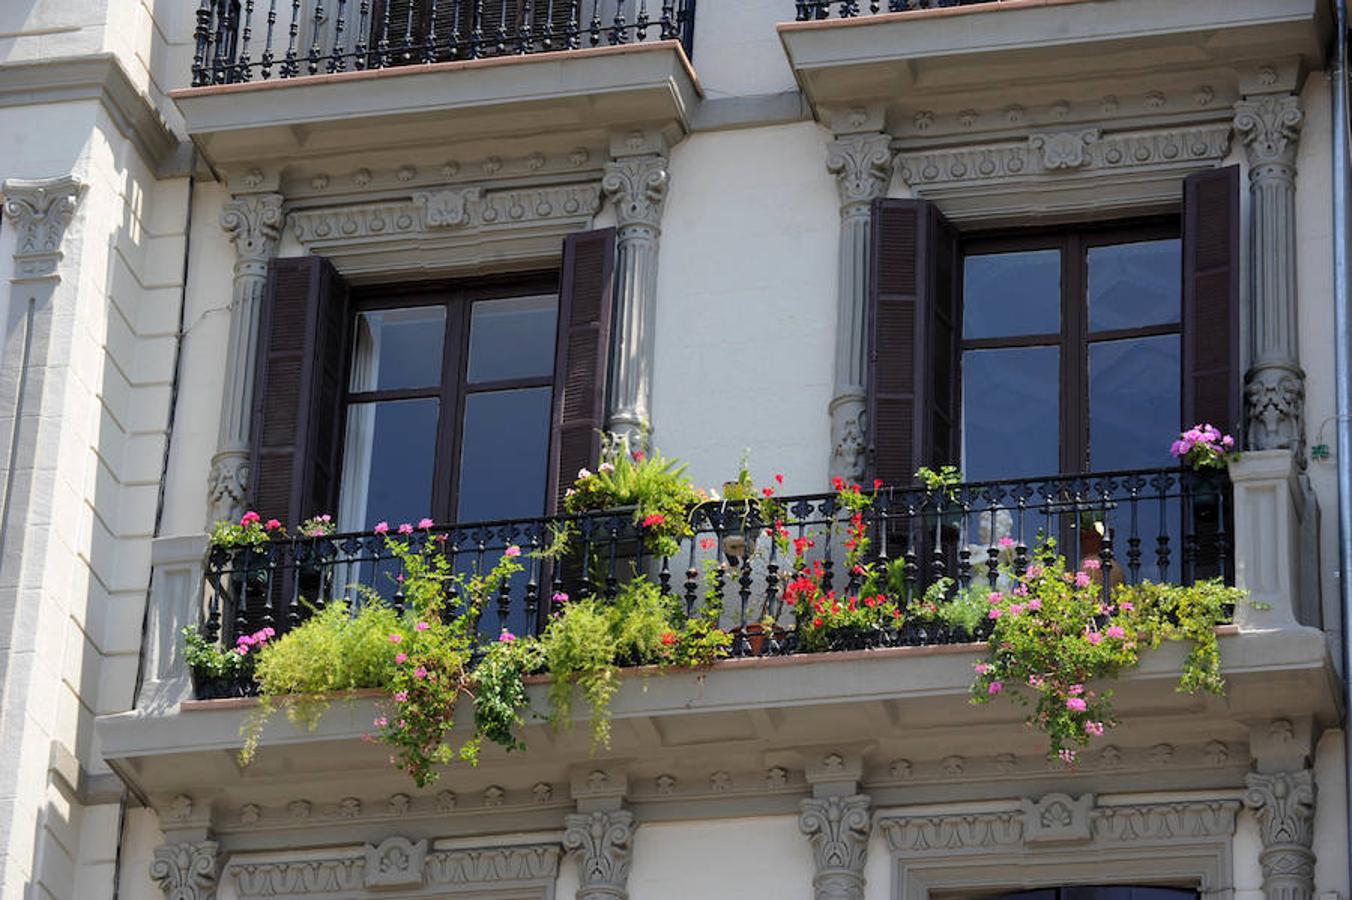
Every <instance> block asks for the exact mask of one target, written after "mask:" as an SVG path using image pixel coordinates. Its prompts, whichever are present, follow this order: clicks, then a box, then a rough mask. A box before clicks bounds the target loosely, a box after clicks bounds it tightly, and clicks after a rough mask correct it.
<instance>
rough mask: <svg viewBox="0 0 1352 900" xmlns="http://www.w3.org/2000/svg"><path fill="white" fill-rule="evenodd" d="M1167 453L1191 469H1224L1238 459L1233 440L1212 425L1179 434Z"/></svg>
mask: <svg viewBox="0 0 1352 900" xmlns="http://www.w3.org/2000/svg"><path fill="white" fill-rule="evenodd" d="M1169 452H1170V453H1171V454H1173V455H1174V456H1175V457H1177V458H1178V460H1179V461H1180V462H1182V463H1184V464H1186V465H1189V466H1192V468H1193V469H1195V470H1197V471H1201V470H1202V469H1224V468H1225V467H1226V466H1228V465H1229V464H1230V463H1232V462H1234V461H1235V460H1237V459H1239V453H1238V452H1237V451H1236V450H1235V439H1234V438H1233V437H1231V436H1230V435H1228V434H1223V433H1222V432H1221V431H1220V429H1218V428H1216V427H1215V426H1213V425H1207V424H1201V425H1194V426H1192V427H1191V428H1189V429H1188V430H1187V431H1182V432H1179V435H1178V440H1176V441H1174V443H1173V445H1172V446H1171V447H1170V448H1169Z"/></svg>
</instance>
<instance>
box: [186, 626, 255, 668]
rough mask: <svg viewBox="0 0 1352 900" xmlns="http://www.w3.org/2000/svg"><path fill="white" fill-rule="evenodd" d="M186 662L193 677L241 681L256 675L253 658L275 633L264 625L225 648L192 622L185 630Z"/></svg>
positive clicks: (241, 636)
mask: <svg viewBox="0 0 1352 900" xmlns="http://www.w3.org/2000/svg"><path fill="white" fill-rule="evenodd" d="M182 635H183V661H184V662H186V663H187V665H188V669H189V670H190V671H191V672H192V674H193V677H194V678H195V679H197V680H198V681H199V682H200V681H209V680H227V681H238V680H241V679H246V678H250V677H252V675H253V668H254V661H255V660H257V658H258V653H257V652H254V650H253V648H255V647H257V648H258V649H259V650H262V648H263V646H265V645H266V644H267V643H268V641H269V640H271V639H272V638H273V637H275V636H276V632H275V631H273V630H272V629H271V628H262V629H260V630H258V631H256V632H254V633H253V634H248V635H244V634H242V635H240V636H239V639H238V640H237V641H236V642H235V646H234V647H231V648H230V649H228V650H227V649H225V648H224V647H220V646H218V645H217V644H215V643H213V642H211V641H208V640H207V639H206V638H205V637H203V636H202V632H201V631H200V630H199V629H197V628H195V627H193V626H191V625H189V626H186V627H185V628H184V629H183V631H182Z"/></svg>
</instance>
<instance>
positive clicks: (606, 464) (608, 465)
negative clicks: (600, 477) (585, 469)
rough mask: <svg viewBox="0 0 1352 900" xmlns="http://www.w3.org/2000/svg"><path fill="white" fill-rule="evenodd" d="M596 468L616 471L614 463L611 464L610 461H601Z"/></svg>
mask: <svg viewBox="0 0 1352 900" xmlns="http://www.w3.org/2000/svg"><path fill="white" fill-rule="evenodd" d="M596 468H597V469H598V470H600V471H602V472H614V471H615V467H614V466H613V465H611V464H610V463H608V462H603V463H601V465H599V466H597V467H596Z"/></svg>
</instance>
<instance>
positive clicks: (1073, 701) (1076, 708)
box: [1066, 697, 1089, 712]
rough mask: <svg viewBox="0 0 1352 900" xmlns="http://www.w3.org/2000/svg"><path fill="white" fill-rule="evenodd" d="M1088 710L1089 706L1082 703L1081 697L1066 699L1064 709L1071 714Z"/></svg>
mask: <svg viewBox="0 0 1352 900" xmlns="http://www.w3.org/2000/svg"><path fill="white" fill-rule="evenodd" d="M1088 708H1089V704H1088V703H1086V702H1085V701H1084V698H1083V697H1067V698H1066V709H1068V710H1070V711H1071V712H1084V711H1085V710H1086V709H1088Z"/></svg>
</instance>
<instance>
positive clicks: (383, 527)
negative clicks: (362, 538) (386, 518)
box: [371, 522, 390, 534]
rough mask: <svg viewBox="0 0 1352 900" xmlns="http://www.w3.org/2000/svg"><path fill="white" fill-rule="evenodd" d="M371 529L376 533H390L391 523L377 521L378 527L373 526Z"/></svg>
mask: <svg viewBox="0 0 1352 900" xmlns="http://www.w3.org/2000/svg"><path fill="white" fill-rule="evenodd" d="M371 530H372V531H373V532H375V533H376V534H389V533H390V523H389V522H377V523H376V527H375V528H372V529H371Z"/></svg>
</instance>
